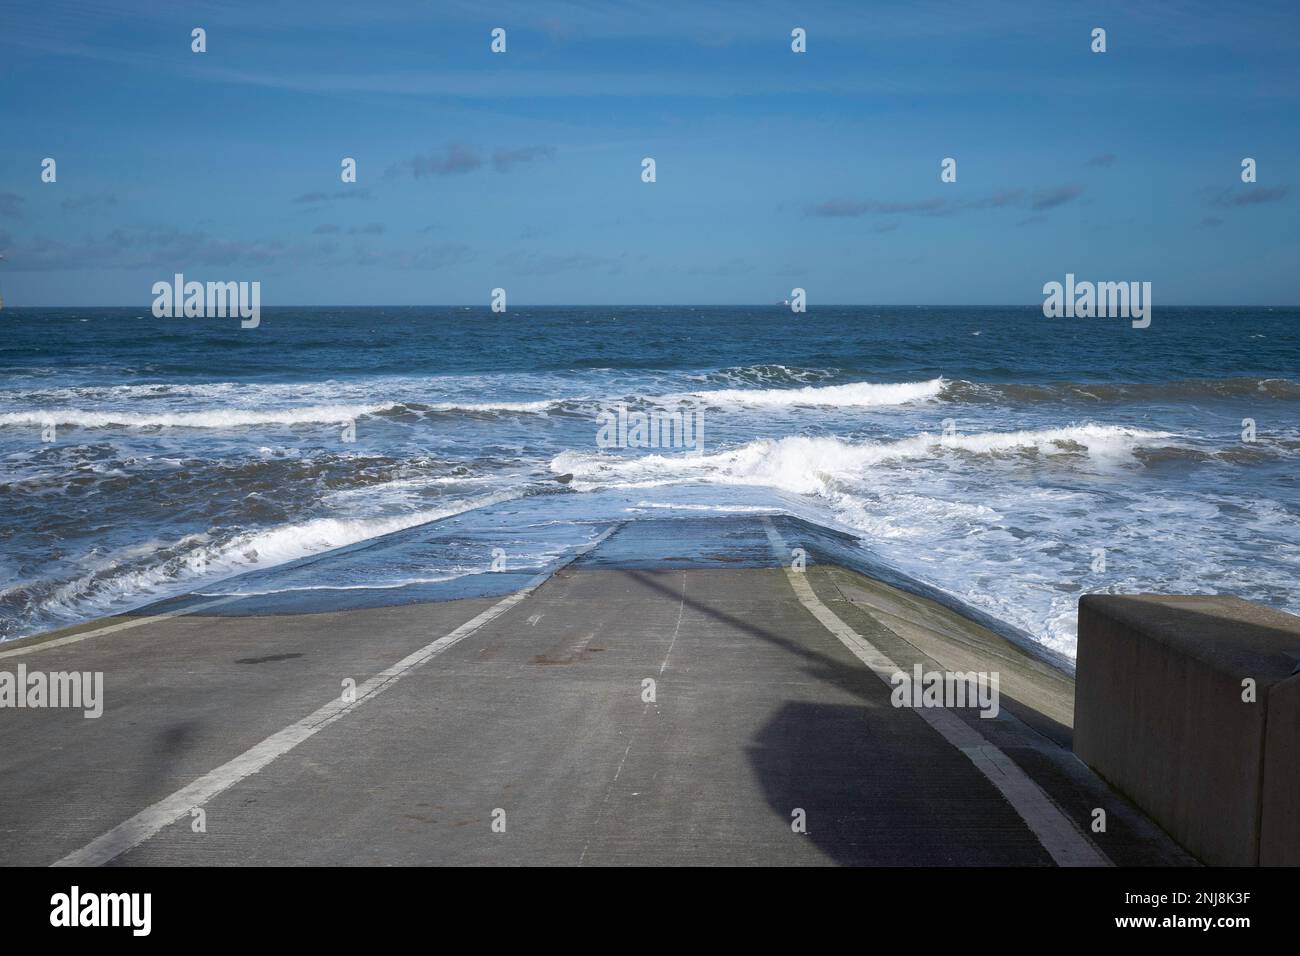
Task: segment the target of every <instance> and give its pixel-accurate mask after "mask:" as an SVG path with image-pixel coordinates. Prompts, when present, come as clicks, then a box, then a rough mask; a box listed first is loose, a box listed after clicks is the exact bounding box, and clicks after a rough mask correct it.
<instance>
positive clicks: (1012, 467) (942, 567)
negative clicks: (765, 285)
mask: <svg viewBox="0 0 1300 956" xmlns="http://www.w3.org/2000/svg"><path fill="white" fill-rule="evenodd" d="M0 335H2V337H0V640H3V639H12V638H14V637H18V636H22V635H26V634H31V633H35V632H39V631H42V630H45V629H49V628H54V627H60V626H64V625H67V624H70V623H75V622H78V621H82V620H86V619H90V618H93V617H97V616H100V615H104V614H107V613H111V612H116V611H121V610H126V609H129V608H133V607H138V606H141V605H143V604H146V603H149V602H151V601H153V600H157V599H159V598H162V597H167V596H171V595H175V594H179V593H184V592H189V591H199V592H201V593H232V592H233V593H256V592H258V589H264V590H271V591H282V590H296V591H303V592H313V591H319V592H322V593H324V592H338V591H342V590H347V589H371V588H403V587H410V586H412V585H422V584H436V583H438V582H446V581H454V580H456V579H458V578H462V577H467V576H473V575H481V574H483V573H484V572H485V570H486V569H487V567H488V566H489V564H490V563H491V561H492V560H493V555H494V549H500V553H501V554H502V555H504V556H505V558H506V560H508V562H509V566H510V568H511V569H528V568H540V567H542V566H544V565H545V564H546V562H547V561H550V560H552V559H554V558H555V557H556V556H558V555H560V554H562V553H564V551H565V550H566V549H569V548H572V547H573V546H575V545H576V544H579V543H582V542H583V541H585V540H589V539H590V537H591V536H592V535H593V534H594V533H595V531H596V529H598V528H599V527H601V526H602V525H603V524H605V523H608V522H609V521H611V520H628V519H634V518H637V517H664V516H669V515H688V514H725V513H728V512H736V513H764V512H772V513H789V514H792V515H796V516H798V517H800V518H802V519H804V520H806V521H809V522H813V523H815V524H820V525H823V526H825V527H827V528H831V529H836V530H838V531H842V532H850V533H852V534H853V535H855V536H856V544H855V545H854V547H855V548H856V549H857V550H858V551H859V552H860V554H861V556H862V559H863V562H864V565H869V566H874V567H884V568H890V569H895V570H896V571H897V572H899V573H900V574H902V575H906V576H908V577H910V578H912V579H914V580H916V581H919V582H923V583H924V584H926V585H929V586H930V587H932V588H934V589H936V590H937V591H939V592H942V593H943V594H946V595H950V596H951V597H952V598H954V599H955V600H956V601H958V602H961V603H963V604H965V605H967V606H970V607H973V608H976V609H978V610H980V611H982V612H984V613H986V614H988V615H990V616H991V617H993V618H995V619H997V620H998V621H1001V622H1004V623H1005V624H1006V625H1007V626H1008V628H1010V629H1015V630H1018V631H1021V632H1023V633H1025V634H1027V635H1029V636H1030V637H1032V639H1034V640H1036V641H1039V642H1041V643H1042V644H1043V645H1045V646H1046V647H1048V648H1051V649H1052V650H1054V651H1058V652H1060V653H1062V654H1064V655H1066V656H1072V655H1073V654H1074V647H1075V630H1076V619H1075V608H1076V603H1077V600H1078V597H1079V595H1080V594H1081V593H1085V592H1089V591H1110V592H1133V591H1157V592H1195V593H1233V594H1238V595H1241V596H1242V597H1245V598H1248V599H1252V600H1257V601H1262V602H1265V603H1268V604H1271V605H1274V606H1277V607H1281V608H1285V609H1288V610H1291V611H1300V477H1298V474H1300V473H1298V470H1297V463H1298V462H1300V310H1297V309H1281V308H1279V309H1257V308H1196V309H1183V308H1163V309H1162V308H1157V310H1156V312H1155V316H1154V320H1153V322H1152V325H1151V327H1150V328H1148V329H1145V330H1136V329H1132V328H1130V327H1129V325H1128V323H1127V322H1124V321H1120V320H1104V319H1046V318H1044V317H1043V316H1042V314H1041V310H1039V309H1038V308H1005V307H1000V308H994V307H989V308H935V307H852V308H849V307H844V308H835V307H820V308H812V309H811V310H810V311H809V312H807V313H806V314H802V315H793V314H791V313H790V312H789V311H788V309H785V308H781V307H726V308H722V307H696V308H691V307H653V308H651V307H645V308H627V307H599V308H587V307H584V308H521V309H512V310H511V311H510V312H508V313H506V314H504V315H496V314H492V313H491V312H489V311H488V310H487V309H486V308H478V307H476V308H380V307H377V308H346V309H343V308H339V309H328V308H326V309H289V308H285V309H264V310H263V313H262V323H261V326H260V327H259V328H257V329H250V330H244V329H240V328H239V323H238V321H237V320H229V319H164V320H159V319H155V318H153V316H152V315H151V314H150V313H149V310H148V309H147V308H139V309H71V310H67V309H62V310H60V309H13V308H10V309H6V310H4V311H2V312H0ZM617 403H624V404H625V405H626V406H627V407H628V409H630V410H632V411H637V410H640V411H651V410H656V409H659V410H669V411H671V410H678V411H689V412H692V413H697V414H698V415H699V419H700V421H702V422H703V424H704V447H703V449H702V450H696V449H680V448H660V449H654V448H648V449H647V448H600V447H598V446H597V432H598V424H599V423H598V420H597V416H598V415H599V413H600V411H601V410H602V409H604V408H607V407H609V406H611V405H614V404H617ZM1245 419H1251V420H1253V422H1254V427H1255V440H1254V441H1245V440H1243V428H1244V425H1243V421H1244V420H1245ZM347 422H352V423H354V427H355V440H354V441H347V440H345V437H350V436H345V434H344V431H345V429H344V426H345V423H347ZM51 424H52V425H53V432H52V433H51V432H50V430H49V428H48V426H49V425H51ZM51 437H52V438H53V440H52V441H47V440H44V439H46V438H51ZM428 522H437V523H436V524H432V525H428V524H426V523H428ZM422 528H423V529H425V530H423V531H422V530H421V529H422ZM405 529H414V530H412V531H408V532H407V533H406V534H405V535H393V533H394V532H401V531H404V530H405ZM437 529H442V531H443V533H440V534H437V535H433V534H431V533H429V534H426V531H430V530H437ZM386 535H387V536H389V537H384V536H386ZM345 546H351V547H350V548H349V549H348V551H347V552H346V557H347V560H334V561H310V560H306V561H305V560H302V559H305V558H309V557H310V556H312V555H317V554H320V553H323V552H328V551H330V550H331V549H337V548H343V547H345ZM277 568H278V569H281V570H280V571H279V572H275V573H271V569H277ZM247 572H258V573H254V574H252V575H249V574H247ZM237 575H242V576H241V577H236V576H237Z"/></svg>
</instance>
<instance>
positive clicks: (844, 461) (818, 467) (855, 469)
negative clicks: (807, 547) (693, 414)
mask: <svg viewBox="0 0 1300 956" xmlns="http://www.w3.org/2000/svg"><path fill="white" fill-rule="evenodd" d="M1169 437H1171V436H1170V434H1169V433H1168V432H1157V431H1147V430H1144V429H1138V428H1126V427H1122V426H1117V425H1095V424H1086V425H1074V426H1069V427H1066V428H1047V429H1036V430H1031V431H1015V432H977V433H974V434H970V435H962V434H955V435H936V434H928V433H922V434H920V435H916V436H913V437H911V438H903V439H899V440H897V441H892V442H855V441H846V440H845V439H842V438H806V437H802V436H790V437H786V438H779V439H767V438H764V439H759V440H758V441H753V442H749V443H747V444H745V445H741V446H740V447H738V448H733V449H728V450H726V451H722V452H717V453H715V454H712V455H672V456H670V455H643V456H638V457H618V456H612V455H600V454H590V453H582V452H572V451H569V452H564V453H563V454H560V455H558V456H556V457H555V459H553V460H552V462H551V470H552V471H554V472H556V473H557V474H571V475H573V476H574V480H575V483H579V482H581V483H583V484H586V485H588V486H590V485H599V484H606V483H610V482H612V481H613V482H620V483H622V482H624V481H626V482H635V483H638V484H643V483H647V482H649V483H664V482H671V481H692V480H696V481H698V480H703V481H709V482H714V483H723V484H748V485H768V486H770V487H773V488H779V489H781V490H783V491H791V492H795V493H797V494H816V493H818V492H821V491H825V490H827V488H828V486H829V485H830V483H832V482H833V481H835V480H836V479H837V478H843V479H850V480H856V479H858V478H861V477H863V476H864V473H865V470H866V469H868V468H870V467H871V466H873V465H878V464H881V463H883V462H887V461H890V460H896V459H910V458H932V457H935V456H938V455H942V454H944V453H945V452H954V451H956V452H966V453H969V454H976V455H991V454H996V453H998V452H1006V451H1012V450H1018V449H1019V450H1024V449H1031V448H1032V449H1035V450H1037V451H1040V452H1043V453H1046V454H1054V453H1071V452H1074V451H1075V450H1076V448H1081V449H1084V450H1086V451H1087V453H1088V454H1089V456H1093V457H1096V458H1099V459H1103V460H1105V459H1111V460H1113V459H1115V458H1116V457H1119V456H1126V455H1130V454H1131V453H1132V450H1133V449H1134V448H1135V447H1137V446H1138V445H1139V444H1140V443H1141V442H1143V441H1152V440H1157V439H1164V438H1169Z"/></svg>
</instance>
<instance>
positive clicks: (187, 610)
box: [0, 594, 244, 659]
mask: <svg viewBox="0 0 1300 956" xmlns="http://www.w3.org/2000/svg"><path fill="white" fill-rule="evenodd" d="M242 597H244V595H242V594H232V595H230V596H229V597H223V598H217V600H215V601H205V602H203V603H202V604H194V605H191V606H190V607H182V608H177V609H176V610H175V611H167V612H166V613H165V614H151V615H150V616H149V617H137V618H132V619H131V620H129V621H122V622H121V623H119V624H110V625H108V626H107V627H97V628H95V629H94V630H90V631H82V632H80V633H79V634H69V635H68V636H67V637H56V638H54V640H52V641H41V642H39V643H36V644H30V645H28V646H27V647H17V648H14V649H13V650H12V651H0V659H2V658H5V657H18V656H19V655H21V654H35V653H36V652H37V651H44V650H48V649H49V648H51V647H66V646H67V645H69V644H76V643H77V642H78V641H84V640H87V639H89V638H92V637H99V636H100V635H101V634H112V633H113V632H115V631H125V630H126V629H127V628H131V627H142V626H143V625H145V624H156V623H157V622H158V621H169V620H171V619H172V618H174V617H181V616H182V615H185V614H197V613H198V612H199V611H206V610H208V609H209V608H214V607H218V606H219V605H222V604H229V603H230V602H231V601H238V600H240V599H241V598H242Z"/></svg>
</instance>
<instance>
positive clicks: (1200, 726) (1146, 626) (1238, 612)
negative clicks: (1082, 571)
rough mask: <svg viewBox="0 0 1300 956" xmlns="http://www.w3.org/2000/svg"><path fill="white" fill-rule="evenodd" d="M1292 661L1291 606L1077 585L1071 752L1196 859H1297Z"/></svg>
mask: <svg viewBox="0 0 1300 956" xmlns="http://www.w3.org/2000/svg"><path fill="white" fill-rule="evenodd" d="M1298 667H1300V617H1295V616H1293V615H1290V614H1284V613H1282V612H1279V611H1275V610H1272V609H1270V608H1266V607H1263V606H1261V605H1257V604H1251V603H1250V602H1247V601H1242V600H1240V599H1238V598H1231V597H1205V596H1199V595H1198V596H1161V595H1135V596H1115V595H1099V594H1094V595H1087V596H1085V597H1083V598H1082V599H1081V600H1080V601H1079V649H1078V660H1077V669H1076V685H1075V709H1074V751H1075V753H1076V754H1078V756H1079V757H1080V759H1082V760H1083V761H1084V762H1085V763H1087V764H1088V765H1089V766H1090V767H1092V768H1093V769H1094V770H1095V771H1096V772H1097V773H1098V774H1099V775H1100V776H1101V777H1102V778H1104V779H1105V780H1106V781H1108V782H1109V783H1110V784H1111V785H1112V786H1113V787H1115V788H1116V789H1117V790H1119V791H1120V792H1121V793H1123V794H1125V795H1126V796H1128V797H1129V798H1130V799H1131V800H1133V802H1134V803H1136V804H1137V805H1138V806H1140V807H1141V808H1142V809H1143V810H1144V811H1146V813H1147V814H1148V815H1149V816H1151V817H1152V819H1154V820H1155V821H1156V822H1157V823H1159V824H1160V825H1161V826H1162V827H1164V829H1165V830H1167V831H1168V832H1169V834H1170V835H1171V836H1173V837H1174V839H1176V840H1178V842H1180V843H1181V844H1182V845H1183V846H1184V847H1186V848H1187V849H1188V850H1189V851H1191V852H1192V853H1193V854H1195V855H1196V856H1197V857H1198V858H1199V859H1201V860H1202V861H1203V862H1205V863H1210V864H1216V865H1229V866H1247V865H1255V864H1258V863H1265V864H1273V863H1293V864H1294V863H1300V674H1297V668H1298ZM1245 678H1253V679H1254V681H1255V684H1256V699H1255V701H1254V702H1253V703H1249V702H1245V701H1243V700H1242V693H1243V687H1242V681H1243V679H1245Z"/></svg>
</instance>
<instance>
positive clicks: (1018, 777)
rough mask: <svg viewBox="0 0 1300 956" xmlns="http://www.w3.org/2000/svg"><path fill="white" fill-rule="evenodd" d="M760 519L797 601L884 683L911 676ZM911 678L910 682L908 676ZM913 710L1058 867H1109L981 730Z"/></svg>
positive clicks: (947, 714) (933, 710)
mask: <svg viewBox="0 0 1300 956" xmlns="http://www.w3.org/2000/svg"><path fill="white" fill-rule="evenodd" d="M762 521H763V527H764V529H765V530H766V531H767V537H768V540H769V541H770V542H771V544H772V547H773V548H775V549H776V551H777V553H778V557H779V559H780V561H781V564H782V566H783V567H784V568H785V575H786V577H787V578H788V579H789V580H790V586H791V587H793V588H794V593H795V595H796V596H797V597H798V598H799V603H801V604H802V605H803V606H804V607H805V608H806V609H807V610H808V612H809V613H810V614H812V616H813V617H815V618H817V620H818V621H820V622H821V624H822V626H823V627H825V628H826V630H828V631H830V632H831V633H832V634H834V635H835V636H836V637H837V638H839V640H840V643H842V644H843V645H844V646H845V647H847V648H848V649H849V651H850V652H851V653H852V654H853V656H854V657H856V658H857V659H858V660H860V661H862V663H864V664H866V665H867V667H869V668H871V670H872V671H873V672H874V673H875V675H876V676H877V677H879V678H880V679H881V680H882V681H884V682H885V684H887V685H888V686H890V687H893V680H892V678H893V676H894V675H895V674H900V673H901V674H903V675H905V676H907V672H906V671H904V670H902V669H901V668H899V667H898V666H897V665H896V664H895V663H894V662H893V661H891V660H890V659H889V657H888V656H887V655H886V654H885V653H884V652H882V651H881V650H880V649H879V648H877V647H876V646H875V645H874V644H872V643H871V642H870V641H868V640H867V639H866V638H865V637H863V636H862V635H861V634H859V633H858V632H857V631H855V630H854V629H853V628H852V627H850V626H849V625H848V624H846V623H845V622H844V621H843V620H842V619H841V618H840V617H839V615H837V614H836V613H835V612H834V611H832V610H831V609H830V608H828V607H827V606H826V605H825V604H823V603H822V601H821V598H819V597H818V596H817V594H816V592H815V591H813V589H812V585H810V584H809V583H808V579H807V577H806V576H805V575H804V573H802V572H799V571H796V570H794V569H793V568H792V567H790V566H789V565H788V564H786V561H785V557H786V555H788V554H789V553H790V550H789V548H788V547H787V546H786V543H785V539H784V538H782V537H781V533H780V532H779V531H777V530H776V527H775V526H774V525H773V524H772V520H771V519H770V518H768V517H766V516H765V517H764V518H763V519H762ZM908 680H911V677H910V676H908ZM909 709H910V710H912V712H913V713H915V714H918V715H919V716H920V717H921V718H922V719H924V720H925V722H926V723H928V724H929V725H930V726H931V727H933V728H934V729H935V730H937V731H938V732H939V734H940V735H941V736H942V737H943V739H944V740H946V741H948V743H950V744H952V745H953V746H954V747H956V748H957V749H958V750H960V751H961V752H962V753H963V754H965V755H966V756H967V757H968V758H969V759H970V762H971V763H973V764H974V765H975V767H976V769H977V770H979V772H980V773H982V774H984V776H985V777H987V778H988V780H989V782H990V783H992V784H993V786H995V787H997V788H998V790H999V792H1001V794H1002V796H1003V797H1005V798H1006V800H1007V802H1008V803H1009V804H1011V806H1012V808H1013V809H1014V810H1015V811H1016V813H1018V814H1019V815H1020V819H1022V820H1023V821H1024V822H1025V825H1026V826H1028V827H1029V829H1030V830H1031V831H1032V832H1033V834H1034V836H1036V837H1037V838H1038V842H1039V843H1041V844H1042V845H1043V849H1045V850H1046V851H1047V852H1048V854H1049V855H1050V856H1051V857H1052V859H1053V860H1054V861H1055V862H1056V864H1057V866H1110V865H1111V862H1110V860H1108V859H1107V858H1106V856H1105V855H1104V854H1103V853H1102V852H1101V850H1099V849H1098V848H1097V847H1096V846H1095V845H1094V844H1093V843H1092V841H1091V840H1089V839H1088V838H1087V837H1086V836H1084V835H1083V833H1082V832H1081V831H1080V830H1079V828H1078V827H1076V826H1075V825H1074V823H1073V822H1072V821H1071V820H1070V819H1069V817H1067V816H1066V815H1065V814H1064V813H1062V812H1061V809H1060V807H1058V806H1057V805H1056V804H1055V803H1053V802H1052V800H1051V798H1050V797H1048V795H1047V794H1046V793H1044V792H1043V789H1042V788H1041V787H1039V786H1038V784H1036V783H1034V781H1032V780H1031V779H1029V776H1028V775H1027V774H1026V773H1025V772H1024V771H1023V770H1021V769H1020V767H1019V766H1018V765H1017V764H1016V762H1015V761H1014V760H1012V759H1011V758H1010V757H1008V756H1007V755H1006V754H1005V753H1003V752H1002V751H1001V750H1000V749H999V748H998V747H996V746H994V745H993V744H991V743H989V741H988V740H987V739H986V738H985V737H984V735H983V734H981V733H980V732H979V731H978V730H976V729H974V728H973V727H971V725H970V724H968V723H966V721H964V720H962V719H961V718H960V717H958V716H957V715H956V714H954V713H953V712H952V711H950V710H948V709H946V708H937V707H914V708H909Z"/></svg>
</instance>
